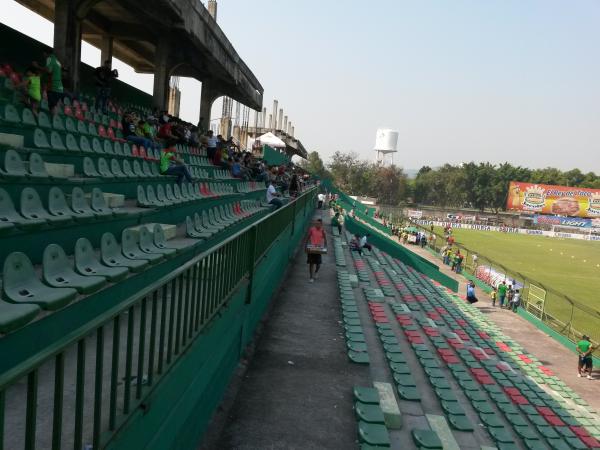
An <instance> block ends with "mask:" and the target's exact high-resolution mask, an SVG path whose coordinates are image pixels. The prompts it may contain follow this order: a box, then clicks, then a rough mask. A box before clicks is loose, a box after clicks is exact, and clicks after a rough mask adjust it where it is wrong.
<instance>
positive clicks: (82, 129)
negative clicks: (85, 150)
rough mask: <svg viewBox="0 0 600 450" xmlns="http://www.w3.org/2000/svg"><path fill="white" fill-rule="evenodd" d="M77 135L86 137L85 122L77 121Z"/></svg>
mask: <svg viewBox="0 0 600 450" xmlns="http://www.w3.org/2000/svg"><path fill="white" fill-rule="evenodd" d="M77 133H78V134H81V135H87V134H89V133H88V128H87V126H86V124H85V122H84V121H83V120H78V121H77Z"/></svg>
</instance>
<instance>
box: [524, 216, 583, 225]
mask: <svg viewBox="0 0 600 450" xmlns="http://www.w3.org/2000/svg"><path fill="white" fill-rule="evenodd" d="M533 223H535V224H536V225H562V226H565V227H577V228H590V227H591V226H592V220H591V219H585V218H583V217H581V218H579V217H561V216H540V215H535V216H533Z"/></svg>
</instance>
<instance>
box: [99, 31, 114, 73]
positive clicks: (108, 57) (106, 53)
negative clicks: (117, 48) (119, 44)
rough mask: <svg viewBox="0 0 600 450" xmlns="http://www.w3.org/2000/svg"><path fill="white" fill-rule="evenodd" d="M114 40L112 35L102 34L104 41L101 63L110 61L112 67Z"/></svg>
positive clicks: (101, 48) (101, 45)
mask: <svg viewBox="0 0 600 450" xmlns="http://www.w3.org/2000/svg"><path fill="white" fill-rule="evenodd" d="M113 42H114V39H113V37H112V36H102V43H101V44H100V65H102V64H104V61H110V66H111V68H112V58H113Z"/></svg>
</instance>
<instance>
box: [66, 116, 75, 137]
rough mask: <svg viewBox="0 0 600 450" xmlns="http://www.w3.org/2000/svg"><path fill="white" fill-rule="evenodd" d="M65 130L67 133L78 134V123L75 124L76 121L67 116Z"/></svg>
mask: <svg viewBox="0 0 600 450" xmlns="http://www.w3.org/2000/svg"><path fill="white" fill-rule="evenodd" d="M64 123H65V130H66V131H67V133H71V134H77V133H78V132H77V125H75V121H74V120H73V119H72V118H70V117H65V120H64Z"/></svg>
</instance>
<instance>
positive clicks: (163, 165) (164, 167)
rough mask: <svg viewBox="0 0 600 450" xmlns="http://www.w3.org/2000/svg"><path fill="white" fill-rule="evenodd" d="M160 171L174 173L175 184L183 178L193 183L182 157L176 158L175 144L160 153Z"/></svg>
mask: <svg viewBox="0 0 600 450" xmlns="http://www.w3.org/2000/svg"><path fill="white" fill-rule="evenodd" d="M160 173H161V175H174V176H176V177H177V184H179V185H181V182H182V181H183V179H184V178H185V179H186V180H187V182H188V183H193V182H194V180H193V179H192V175H191V174H190V171H189V169H188V168H187V166H186V165H185V163H184V162H183V160H182V159H179V158H177V154H176V153H175V145H174V144H173V145H170V146H168V147H167V148H165V149H164V150H163V151H162V152H161V154H160Z"/></svg>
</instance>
